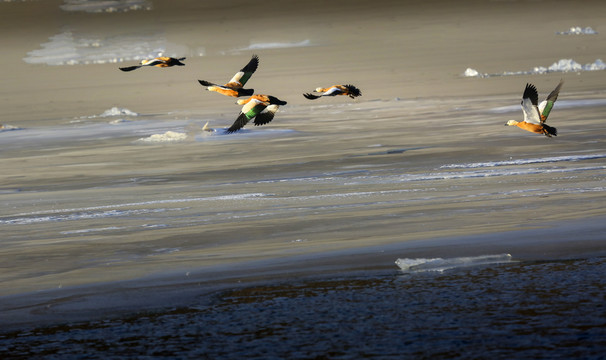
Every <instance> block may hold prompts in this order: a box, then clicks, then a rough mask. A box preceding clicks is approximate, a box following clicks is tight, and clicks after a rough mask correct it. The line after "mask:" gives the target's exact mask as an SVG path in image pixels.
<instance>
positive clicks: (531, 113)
mask: <svg viewBox="0 0 606 360" xmlns="http://www.w3.org/2000/svg"><path fill="white" fill-rule="evenodd" d="M562 84H564V80H560V83H559V84H558V86H556V88H555V89H554V90H553V91H552V92H551V93H549V95H548V96H547V99H545V100H543V101H542V102H541V103H540V104H539V94H538V92H537V88H536V86H534V85H533V84H526V88H525V89H524V94H523V95H522V112H523V113H524V121H516V120H509V121H507V123H506V124H505V126H517V127H519V128H520V129H523V130H526V131H530V132H533V133H537V134H543V135H545V136H547V137H552V136H557V135H558V131H557V129H556V128H554V127H552V126H549V125H547V124H545V121H547V117H548V116H549V113H550V112H551V109H552V108H553V104H554V103H555V101H556V100H557V99H558V94H559V93H560V89H561V88H562Z"/></svg>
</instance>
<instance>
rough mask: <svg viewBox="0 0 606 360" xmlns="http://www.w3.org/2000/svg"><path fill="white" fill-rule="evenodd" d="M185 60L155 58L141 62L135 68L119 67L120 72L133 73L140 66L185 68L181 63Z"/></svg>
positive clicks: (163, 57)
mask: <svg viewBox="0 0 606 360" xmlns="http://www.w3.org/2000/svg"><path fill="white" fill-rule="evenodd" d="M183 60H185V58H184V57H182V58H179V59H177V58H172V57H166V56H160V57H157V58H153V59H151V60H141V62H140V63H139V65H135V66H128V67H121V68H120V70H122V71H133V70H135V69H138V68H140V67H142V66H155V67H170V66H175V65H177V66H185V64H184V63H182V62H181V61H183Z"/></svg>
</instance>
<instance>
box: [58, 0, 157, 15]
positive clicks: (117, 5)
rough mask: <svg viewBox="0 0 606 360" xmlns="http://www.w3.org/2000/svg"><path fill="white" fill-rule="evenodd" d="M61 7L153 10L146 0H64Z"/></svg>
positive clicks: (66, 8)
mask: <svg viewBox="0 0 606 360" xmlns="http://www.w3.org/2000/svg"><path fill="white" fill-rule="evenodd" d="M60 8H61V10H64V11H84V12H89V13H100V12H109V13H111V12H126V11H131V10H151V9H152V4H151V2H150V1H146V0H64V5H61V6H60Z"/></svg>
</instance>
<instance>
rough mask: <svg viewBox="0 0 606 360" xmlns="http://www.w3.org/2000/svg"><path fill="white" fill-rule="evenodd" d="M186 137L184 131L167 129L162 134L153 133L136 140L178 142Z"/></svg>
mask: <svg viewBox="0 0 606 360" xmlns="http://www.w3.org/2000/svg"><path fill="white" fill-rule="evenodd" d="M185 139H187V134H186V133H181V132H176V131H167V132H165V133H164V134H153V135H151V136H148V137H145V138H141V139H139V140H137V141H141V142H146V143H167V142H179V141H183V140H185Z"/></svg>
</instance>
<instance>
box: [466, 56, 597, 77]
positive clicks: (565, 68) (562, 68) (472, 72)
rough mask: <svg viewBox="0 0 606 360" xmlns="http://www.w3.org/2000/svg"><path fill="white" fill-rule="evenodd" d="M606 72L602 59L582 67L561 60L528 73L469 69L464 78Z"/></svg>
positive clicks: (570, 60) (537, 67) (572, 62)
mask: <svg viewBox="0 0 606 360" xmlns="http://www.w3.org/2000/svg"><path fill="white" fill-rule="evenodd" d="M598 70H606V63H604V62H603V61H602V59H597V60H596V61H594V62H592V63H588V64H585V65H582V64H580V63H578V62H576V61H574V60H572V59H560V60H558V61H556V62H554V63H553V64H551V65H550V66H548V67H544V66H535V67H534V68H533V69H532V70H527V71H505V72H502V73H495V74H488V73H481V72H479V71H478V70H476V69H472V68H467V69H466V70H465V71H464V72H463V74H462V75H463V76H464V77H479V78H487V77H494V76H509V75H537V74H548V73H554V72H581V71H598Z"/></svg>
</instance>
